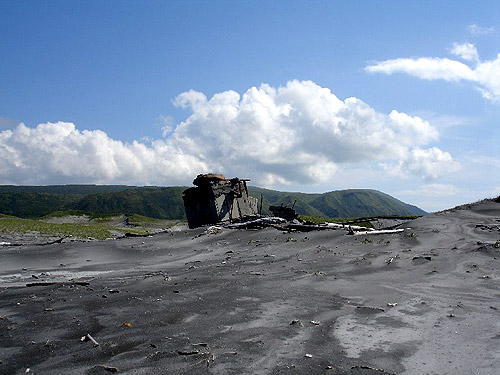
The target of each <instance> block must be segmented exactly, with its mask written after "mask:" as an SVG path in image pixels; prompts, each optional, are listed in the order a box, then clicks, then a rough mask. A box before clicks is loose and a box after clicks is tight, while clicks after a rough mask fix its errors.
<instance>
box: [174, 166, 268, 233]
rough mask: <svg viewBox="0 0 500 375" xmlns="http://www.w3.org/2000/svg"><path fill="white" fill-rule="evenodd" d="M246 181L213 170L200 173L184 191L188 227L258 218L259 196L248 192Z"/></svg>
mask: <svg viewBox="0 0 500 375" xmlns="http://www.w3.org/2000/svg"><path fill="white" fill-rule="evenodd" d="M247 181H250V180H249V179H240V178H237V177H235V178H231V179H226V178H225V177H224V176H223V175H220V174H213V173H210V174H200V175H198V176H197V177H196V178H195V179H194V181H193V184H194V185H196V187H192V188H189V189H187V190H185V191H184V193H183V194H182V198H183V199H184V207H185V209H186V216H187V219H188V224H189V228H197V227H199V226H202V225H206V224H216V223H233V222H238V221H242V220H248V219H252V218H256V217H257V216H258V214H257V207H258V200H257V198H254V197H251V196H250V195H249V194H248V187H247Z"/></svg>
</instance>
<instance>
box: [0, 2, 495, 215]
mask: <svg viewBox="0 0 500 375" xmlns="http://www.w3.org/2000/svg"><path fill="white" fill-rule="evenodd" d="M0 36H1V37H0V61H1V63H0V166H1V171H0V183H1V184H57V183H127V184H136V185H147V184H154V185H167V186H168V185H179V184H190V182H191V181H192V179H193V178H194V177H195V175H196V174H197V173H201V172H209V171H214V172H222V173H225V174H226V175H228V176H234V175H238V176H240V177H249V178H251V179H252V181H253V182H254V183H255V184H257V185H259V186H266V187H270V188H275V189H279V190H288V191H290V190H294V191H304V192H324V191H331V190H336V189H344V188H373V189H378V190H381V191H384V192H386V193H388V194H391V195H393V196H395V197H396V198H399V199H401V200H403V201H405V202H408V203H412V204H416V205H418V206H420V207H422V208H423V209H426V210H438V209H444V208H448V207H451V206H453V205H457V204H461V203H466V202H471V201H474V200H477V199H481V198H484V197H491V196H496V195H499V194H500V177H499V176H500V173H499V172H500V151H499V149H500V148H499V147H498V143H499V140H500V130H499V126H498V119H499V118H500V60H498V58H497V55H498V54H499V53H500V3H498V2H497V1H482V2H475V1H461V2H457V1H439V2H434V1H349V2H340V1H338V2H337V1H248V2H243V1H144V2H139V1H135V2H133V1H119V2H118V1H108V2H98V1H81V2H68V1H51V2H33V1H26V2H25V1H6V0H4V1H2V2H0ZM348 98H351V99H348ZM393 111H394V112H393ZM19 124H22V125H19Z"/></svg>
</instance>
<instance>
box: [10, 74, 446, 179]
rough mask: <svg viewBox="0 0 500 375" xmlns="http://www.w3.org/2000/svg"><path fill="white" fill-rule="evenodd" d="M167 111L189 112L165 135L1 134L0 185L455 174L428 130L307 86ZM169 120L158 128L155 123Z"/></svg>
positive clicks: (230, 95)
mask: <svg viewBox="0 0 500 375" xmlns="http://www.w3.org/2000/svg"><path fill="white" fill-rule="evenodd" d="M174 105H176V106H179V107H182V108H185V109H186V110H188V111H190V114H189V115H188V116H187V118H186V119H185V120H184V121H182V122H180V123H178V124H173V123H172V122H171V120H170V118H167V117H161V118H160V120H162V123H165V124H166V125H165V126H164V127H162V130H163V132H164V135H165V137H164V138H163V139H159V140H154V141H151V142H147V143H146V142H138V141H134V142H132V143H124V142H121V141H119V140H114V139H111V138H110V137H108V136H107V135H106V134H105V133H104V132H102V131H99V130H95V131H88V130H78V129H77V128H76V127H75V125H74V124H72V123H65V122H58V123H46V124H40V125H38V126H36V127H34V128H30V127H27V126H25V125H23V124H20V125H18V126H17V127H16V128H15V129H13V130H5V131H2V132H0V181H1V182H2V183H15V184H33V183H39V184H49V183H68V182H97V183H111V182H112V183H131V184H140V185H142V184H159V185H169V184H186V183H190V181H191V180H192V178H193V177H194V176H195V175H196V174H198V173H204V172H210V171H215V172H220V173H224V174H226V175H228V176H238V177H250V178H252V179H253V181H254V182H255V183H257V184H260V185H265V186H273V185H286V184H292V183H294V184H308V183H313V184H314V183H324V182H327V181H332V178H334V176H335V173H336V172H337V170H338V168H339V167H340V166H346V165H347V166H348V165H356V164H372V165H373V162H377V163H385V164H386V165H387V166H389V168H392V170H393V171H396V172H395V173H398V174H400V175H408V174H412V175H418V176H421V177H423V178H436V177H439V176H440V175H441V174H443V173H446V172H448V171H453V170H455V169H456V163H455V162H454V161H453V159H452V157H451V155H450V154H448V153H447V152H445V151H441V150H440V149H438V148H436V147H431V148H428V149H425V148H422V147H423V146H425V145H427V144H429V143H431V142H433V141H436V140H437V138H438V132H437V130H436V129H435V128H434V127H432V126H431V125H430V124H429V123H428V122H427V121H424V120H422V119H421V118H419V117H416V116H410V115H408V114H405V113H401V112H398V111H396V110H393V111H392V112H390V113H389V114H382V113H379V112H377V111H376V110H375V109H373V108H371V107H370V106H369V105H368V104H366V103H364V102H363V101H361V100H359V99H357V98H347V99H345V100H341V99H339V98H337V96H335V95H334V94H333V93H332V92H331V91H330V89H328V88H324V87H321V86H319V85H317V84H315V83H314V82H311V81H296V80H293V81H289V82H288V83H287V84H286V85H285V86H283V87H278V88H274V87H271V86H269V85H267V84H262V85H261V86H259V87H252V88H250V89H248V90H247V91H246V92H245V93H243V94H242V95H240V94H239V93H237V92H235V91H225V92H221V93H217V94H215V95H213V96H212V97H211V98H207V97H206V96H205V95H204V94H203V93H200V92H197V91H194V90H191V91H188V92H185V93H182V94H180V95H179V96H178V97H177V98H175V100H174ZM165 119H166V120H168V121H163V120H165Z"/></svg>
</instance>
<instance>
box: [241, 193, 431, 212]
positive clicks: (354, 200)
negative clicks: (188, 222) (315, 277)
mask: <svg viewBox="0 0 500 375" xmlns="http://www.w3.org/2000/svg"><path fill="white" fill-rule="evenodd" d="M249 192H250V194H252V195H253V196H255V197H260V196H261V194H262V196H263V202H264V204H263V206H264V208H266V207H268V206H269V204H271V205H280V204H283V205H287V206H289V207H291V206H292V205H293V203H294V202H296V203H295V206H294V208H295V210H296V211H297V213H298V214H300V215H306V216H319V217H331V218H338V217H368V216H385V215H395V216H422V215H425V214H426V212H425V211H423V210H421V209H420V208H418V207H415V206H412V205H409V204H407V203H404V202H401V201H400V200H398V199H396V198H394V197H391V196H390V195H388V194H385V193H382V192H380V191H377V190H369V189H350V190H337V191H331V192H329V193H323V194H306V193H289V192H279V191H275V190H268V189H262V188H257V187H253V186H251V187H249Z"/></svg>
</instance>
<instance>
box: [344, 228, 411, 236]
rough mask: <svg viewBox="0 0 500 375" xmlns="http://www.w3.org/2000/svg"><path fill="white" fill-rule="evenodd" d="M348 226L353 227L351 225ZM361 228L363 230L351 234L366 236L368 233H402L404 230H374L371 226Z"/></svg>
mask: <svg viewBox="0 0 500 375" xmlns="http://www.w3.org/2000/svg"><path fill="white" fill-rule="evenodd" d="M350 228H351V229H353V227H352V226H351V227H350ZM363 229H365V231H360V232H353V234H354V235H355V236H366V235H369V234H394V233H402V232H404V231H405V230H404V229H382V230H375V229H371V228H363ZM366 229H368V230H366ZM370 229H371V230H370Z"/></svg>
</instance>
